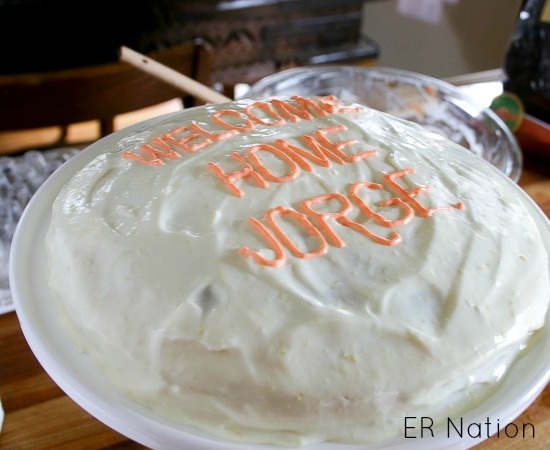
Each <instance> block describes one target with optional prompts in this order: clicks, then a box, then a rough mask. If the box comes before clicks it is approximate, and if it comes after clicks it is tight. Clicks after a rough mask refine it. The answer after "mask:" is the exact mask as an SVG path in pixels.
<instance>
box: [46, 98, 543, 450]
mask: <svg viewBox="0 0 550 450" xmlns="http://www.w3.org/2000/svg"><path fill="white" fill-rule="evenodd" d="M523 201H524V200H522V198H520V196H518V194H517V188H516V187H515V186H512V183H511V182H509V180H506V179H505V178H504V177H502V176H499V175H498V174H497V173H496V169H494V168H493V167H491V166H490V165H489V164H488V163H486V162H484V161H482V160H481V159H479V158H478V157H477V156H475V155H473V154H472V153H470V152H468V151H466V150H465V149H464V148H462V147H459V146H458V145H456V144H453V143H451V142H450V141H448V140H446V139H445V138H443V137H441V136H439V135H437V134H435V133H429V132H426V131H424V130H422V129H421V128H420V127H419V126H417V125H414V124H412V123H409V122H406V121H403V120H400V119H396V118H393V117H391V116H389V115H386V114H383V113H379V112H376V111H373V110H371V109H368V108H365V107H362V106H359V105H347V104H345V105H344V104H341V103H340V102H338V101H337V100H336V99H333V98H322V99H302V98H293V99H272V100H269V101H268V100H266V101H261V102H259V101H253V100H241V101H236V102H231V103H228V104H221V105H209V106H205V107H200V108H195V109H192V110H189V111H183V112H181V113H177V114H174V115H170V116H168V117H166V118H163V119H162V120H159V121H158V122H156V123H154V124H152V125H149V126H147V127H144V128H143V129H142V130H140V131H138V132H135V133H133V134H131V135H128V136H126V137H124V138H123V139H121V140H120V141H119V142H118V145H117V146H116V147H114V148H105V152H104V153H103V154H101V155H100V156H98V157H97V158H96V159H94V160H93V161H92V162H91V163H89V164H88V165H87V166H86V167H84V168H83V169H82V170H81V171H79V172H78V173H77V174H76V175H75V176H74V177H73V178H72V180H71V181H70V182H69V183H68V184H67V185H66V186H65V188H64V189H63V190H62V192H61V193H60V195H59V196H58V197H57V199H56V201H55V203H54V206H53V213H52V221H51V225H50V228H49V231H48V235H47V241H46V246H47V250H48V253H49V268H48V279H49V285H50V287H51V289H52V291H53V292H54V293H55V296H56V298H57V299H58V300H59V305H60V306H61V308H62V310H63V314H65V318H66V321H65V325H66V327H67V330H68V331H69V332H70V333H71V335H72V336H73V338H74V339H75V341H76V342H77V343H78V345H79V346H80V347H81V348H82V349H83V351H85V352H86V353H88V354H89V355H90V356H91V358H92V359H93V360H94V361H95V363H96V364H97V365H98V368H99V369H100V371H101V372H102V373H103V374H105V376H106V377H107V379H108V380H109V381H110V382H111V383H112V384H113V385H114V386H115V387H116V388H117V389H119V390H120V391H121V392H123V393H124V394H125V395H127V396H129V397H130V398H132V399H134V400H136V401H137V402H139V403H141V404H144V405H146V406H147V407H150V408H152V409H153V410H154V411H156V412H157V413H158V414H159V415H161V416H163V417H167V418H169V419H171V420H173V421H175V422H181V423H183V424H187V425H192V426H195V427H197V428H199V429H202V430H206V431H208V432H211V433H213V434H214V435H216V436H221V437H223V438H228V439H231V440H236V441H241V442H256V443H272V444H277V445H284V446H298V445H305V444H309V443H314V442H321V441H334V442H341V443H367V442H372V441H376V440H381V439H384V438H388V437H394V436H402V433H403V423H404V418H405V417H406V416H411V415H412V416H421V415H425V416H430V417H433V418H434V420H436V423H437V418H438V417H439V418H440V419H441V420H443V419H444V418H446V417H447V416H448V415H449V414H455V413H456V414H459V413H460V412H461V411H464V409H465V408H468V407H469V406H471V405H472V404H475V403H476V402H478V401H479V399H480V398H482V397H483V396H485V395H488V393H489V392H490V391H491V387H492V386H494V385H495V383H497V382H498V381H499V380H500V379H501V378H502V377H503V376H504V375H505V373H506V371H507V369H508V367H509V366H510V364H512V363H513V361H514V359H516V358H517V357H518V355H520V354H521V349H522V348H523V347H524V346H525V345H526V343H527V340H528V338H529V337H530V336H531V335H532V333H533V332H534V331H535V330H537V329H539V328H541V327H542V326H543V325H544V321H545V317H546V309H547V306H548V300H549V297H550V294H549V290H550V289H549V281H548V278H549V273H548V255H547V254H546V252H545V250H544V243H543V242H542V238H541V235H540V234H539V231H538V229H537V225H536V223H535V222H534V220H533V219H532V218H531V216H530V214H529V212H528V210H527V209H526V208H525V206H524V204H523Z"/></svg>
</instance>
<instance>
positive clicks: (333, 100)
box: [318, 95, 360, 114]
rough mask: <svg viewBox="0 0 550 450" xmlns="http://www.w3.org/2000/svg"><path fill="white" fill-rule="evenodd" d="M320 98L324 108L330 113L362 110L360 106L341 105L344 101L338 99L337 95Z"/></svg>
mask: <svg viewBox="0 0 550 450" xmlns="http://www.w3.org/2000/svg"><path fill="white" fill-rule="evenodd" d="M318 100H319V103H321V104H322V105H323V108H324V109H325V111H327V112H328V113H330V114H337V113H348V112H358V111H360V108H359V107H351V106H346V107H342V106H340V105H342V104H343V103H342V101H340V100H338V98H337V97H336V96H335V95H327V96H325V97H320V98H319V99H318Z"/></svg>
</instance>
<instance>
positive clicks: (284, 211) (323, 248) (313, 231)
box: [266, 206, 328, 259]
mask: <svg viewBox="0 0 550 450" xmlns="http://www.w3.org/2000/svg"><path fill="white" fill-rule="evenodd" d="M283 215H288V216H292V217H293V218H294V219H295V220H296V221H297V222H298V223H299V224H301V225H302V226H303V227H304V229H305V230H306V232H307V233H308V234H309V235H311V236H313V237H314V238H316V239H317V240H318V241H319V248H318V249H317V250H316V251H312V252H302V251H301V250H300V249H299V248H298V247H296V245H295V244H294V242H292V240H291V239H290V238H289V237H288V236H287V234H286V233H285V232H284V231H283V230H282V229H281V228H280V227H279V225H278V224H277V222H275V217H277V216H283ZM266 218H267V221H268V222H269V225H271V228H273V230H274V231H275V233H276V234H277V236H278V237H279V239H280V240H281V242H282V243H283V244H284V245H285V246H286V247H287V248H288V249H289V250H290V252H291V253H292V254H293V255H294V256H296V257H298V258H303V259H309V258H316V257H318V256H322V255H324V254H326V253H327V251H328V244H327V242H326V241H325V239H324V238H323V235H322V234H321V233H320V231H319V230H318V229H317V228H315V227H314V226H313V224H312V223H311V222H310V221H309V219H308V218H307V217H306V215H305V214H302V213H299V212H297V211H294V210H292V209H289V208H285V207H283V206H278V207H276V208H273V209H271V210H269V211H268V212H267V214H266Z"/></svg>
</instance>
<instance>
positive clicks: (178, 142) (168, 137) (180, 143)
mask: <svg viewBox="0 0 550 450" xmlns="http://www.w3.org/2000/svg"><path fill="white" fill-rule="evenodd" d="M185 131H189V129H188V128H187V127H180V128H176V129H175V130H172V131H170V132H168V133H165V134H163V135H162V140H164V141H167V142H170V143H171V144H173V145H175V146H176V147H178V148H181V149H182V150H184V151H186V152H187V153H193V152H196V151H197V150H201V149H203V148H204V147H208V146H209V145H210V144H212V142H213V141H212V139H203V140H202V141H200V142H197V143H195V144H191V145H189V144H188V142H189V141H194V140H195V139H198V138H200V137H201V136H199V135H198V134H195V133H193V134H190V135H187V136H184V137H182V138H179V139H176V138H174V135H176V134H179V133H183V132H185Z"/></svg>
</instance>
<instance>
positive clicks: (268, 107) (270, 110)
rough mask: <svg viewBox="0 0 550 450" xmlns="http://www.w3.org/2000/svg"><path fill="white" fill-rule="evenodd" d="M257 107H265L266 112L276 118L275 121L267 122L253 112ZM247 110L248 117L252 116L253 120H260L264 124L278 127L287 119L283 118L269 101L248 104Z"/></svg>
mask: <svg viewBox="0 0 550 450" xmlns="http://www.w3.org/2000/svg"><path fill="white" fill-rule="evenodd" d="M255 108H260V109H263V110H264V111H265V112H267V113H268V115H270V116H271V117H273V118H274V119H275V121H274V122H266V121H265V120H263V119H262V118H261V117H258V116H257V115H255V114H254V113H253V112H252V110H253V109H255ZM245 111H246V114H247V115H248V117H250V118H251V119H252V120H254V121H256V122H258V123H260V124H262V125H265V126H268V127H278V126H280V125H283V124H285V123H286V120H285V119H283V118H282V117H281V116H280V115H279V114H277V112H276V111H275V110H274V109H273V108H272V107H271V105H270V104H269V103H265V102H256V103H253V104H252V105H248V106H247V107H246V108H245Z"/></svg>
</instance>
